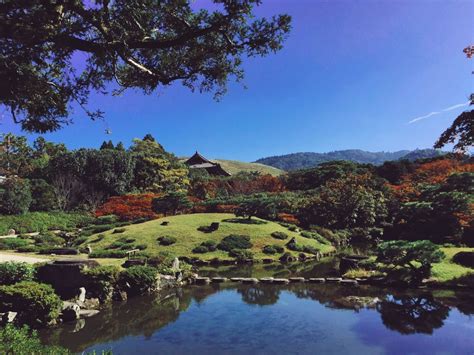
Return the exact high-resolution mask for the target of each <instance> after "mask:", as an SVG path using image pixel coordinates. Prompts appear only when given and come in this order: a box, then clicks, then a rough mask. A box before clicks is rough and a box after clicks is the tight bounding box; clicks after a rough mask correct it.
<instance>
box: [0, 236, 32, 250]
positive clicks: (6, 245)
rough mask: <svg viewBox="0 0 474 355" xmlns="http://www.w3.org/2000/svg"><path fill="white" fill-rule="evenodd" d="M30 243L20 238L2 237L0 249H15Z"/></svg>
mask: <svg viewBox="0 0 474 355" xmlns="http://www.w3.org/2000/svg"><path fill="white" fill-rule="evenodd" d="M29 244H30V243H29V242H28V240H25V239H20V238H2V239H0V250H16V249H18V248H20V247H25V246H27V245H29Z"/></svg>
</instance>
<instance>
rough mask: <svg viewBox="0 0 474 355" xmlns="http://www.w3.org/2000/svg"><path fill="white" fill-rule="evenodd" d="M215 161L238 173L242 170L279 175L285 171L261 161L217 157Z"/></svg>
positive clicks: (232, 172)
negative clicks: (246, 161) (250, 161)
mask: <svg viewBox="0 0 474 355" xmlns="http://www.w3.org/2000/svg"><path fill="white" fill-rule="evenodd" d="M215 162H217V163H219V164H221V166H222V167H223V168H224V170H226V171H228V172H229V173H231V174H237V173H239V172H241V171H245V172H251V171H258V172H259V173H261V174H270V175H273V176H278V175H281V174H283V173H284V171H283V170H280V169H278V168H274V167H273V166H268V165H264V164H259V163H245V162H241V161H236V160H223V159H216V160H215Z"/></svg>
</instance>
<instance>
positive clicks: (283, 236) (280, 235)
mask: <svg viewBox="0 0 474 355" xmlns="http://www.w3.org/2000/svg"><path fill="white" fill-rule="evenodd" d="M271 235H272V237H273V238H275V239H280V240H285V239H288V234H286V233H283V232H273V233H272V234H271Z"/></svg>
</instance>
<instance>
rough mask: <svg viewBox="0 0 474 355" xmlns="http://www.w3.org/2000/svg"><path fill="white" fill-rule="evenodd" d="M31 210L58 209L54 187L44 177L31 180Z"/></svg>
mask: <svg viewBox="0 0 474 355" xmlns="http://www.w3.org/2000/svg"><path fill="white" fill-rule="evenodd" d="M30 186H31V197H32V200H31V205H30V211H52V210H54V209H56V197H55V195H54V189H53V187H52V186H51V185H50V184H48V183H47V182H46V181H45V180H43V179H32V180H30Z"/></svg>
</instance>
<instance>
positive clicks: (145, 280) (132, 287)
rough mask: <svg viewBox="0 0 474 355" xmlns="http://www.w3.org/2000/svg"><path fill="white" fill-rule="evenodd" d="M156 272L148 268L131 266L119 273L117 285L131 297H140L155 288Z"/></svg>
mask: <svg viewBox="0 0 474 355" xmlns="http://www.w3.org/2000/svg"><path fill="white" fill-rule="evenodd" d="M156 277H157V270H156V269H155V268H153V267H150V266H132V267H130V268H128V269H126V270H124V271H122V272H121V273H120V276H119V284H120V286H121V288H122V289H124V290H126V291H127V293H129V294H131V295H142V294H145V293H147V292H150V291H153V290H154V289H155V288H156V281H157V280H156Z"/></svg>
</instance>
